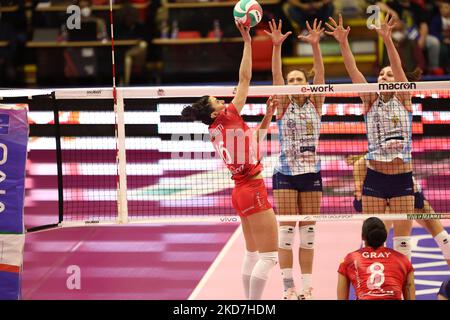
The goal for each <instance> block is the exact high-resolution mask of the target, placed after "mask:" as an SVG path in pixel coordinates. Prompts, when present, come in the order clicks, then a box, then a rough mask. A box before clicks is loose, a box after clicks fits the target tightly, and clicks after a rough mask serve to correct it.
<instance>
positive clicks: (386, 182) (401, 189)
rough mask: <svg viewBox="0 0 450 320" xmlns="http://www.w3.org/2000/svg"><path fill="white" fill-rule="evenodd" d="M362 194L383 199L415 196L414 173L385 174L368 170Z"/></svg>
mask: <svg viewBox="0 0 450 320" xmlns="http://www.w3.org/2000/svg"><path fill="white" fill-rule="evenodd" d="M362 194H363V195H364V196H371V197H375V198H381V199H386V200H387V199H391V198H397V197H403V196H413V195H414V182H413V176H412V172H406V173H400V174H383V173H380V172H377V171H374V170H372V169H370V168H367V175H366V179H365V180H364V185H363V190H362Z"/></svg>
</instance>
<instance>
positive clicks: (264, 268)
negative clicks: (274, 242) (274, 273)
mask: <svg viewBox="0 0 450 320" xmlns="http://www.w3.org/2000/svg"><path fill="white" fill-rule="evenodd" d="M277 263H278V252H276V251H273V252H263V253H260V254H259V260H258V262H256V264H255V267H254V268H253V272H252V277H256V278H259V279H262V280H267V278H268V277H269V272H270V270H272V268H273V267H274V266H276V264H277Z"/></svg>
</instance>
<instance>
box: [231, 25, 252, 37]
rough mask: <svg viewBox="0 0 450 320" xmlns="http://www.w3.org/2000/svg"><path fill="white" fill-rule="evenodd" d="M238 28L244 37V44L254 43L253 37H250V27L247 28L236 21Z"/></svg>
mask: <svg viewBox="0 0 450 320" xmlns="http://www.w3.org/2000/svg"><path fill="white" fill-rule="evenodd" d="M235 24H236V27H237V28H238V30H239V32H240V33H241V35H242V39H244V42H252V37H251V36H250V27H245V26H244V25H243V24H242V23H240V22H238V21H235Z"/></svg>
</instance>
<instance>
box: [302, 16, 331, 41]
mask: <svg viewBox="0 0 450 320" xmlns="http://www.w3.org/2000/svg"><path fill="white" fill-rule="evenodd" d="M321 26H322V21H320V22H319V24H317V19H314V23H313V27H312V28H311V26H310V25H309V22H308V21H306V29H307V30H308V35H307V36H301V35H300V36H298V37H297V38H298V39H299V40H301V41H305V42H308V43H310V44H317V43H319V41H320V36H321V35H322V34H323V31H324V30H325V28H320V27H321Z"/></svg>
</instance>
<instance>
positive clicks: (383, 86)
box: [378, 82, 417, 91]
mask: <svg viewBox="0 0 450 320" xmlns="http://www.w3.org/2000/svg"><path fill="white" fill-rule="evenodd" d="M416 88H417V85H416V84H415V83H414V82H400V83H379V84H378V89H379V90H380V91H381V90H415V89H416Z"/></svg>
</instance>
